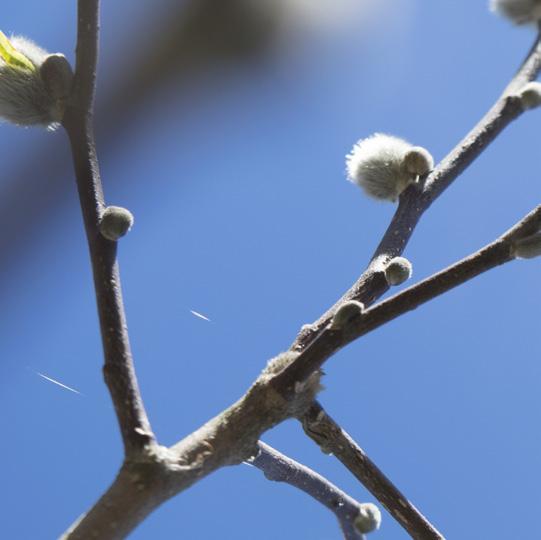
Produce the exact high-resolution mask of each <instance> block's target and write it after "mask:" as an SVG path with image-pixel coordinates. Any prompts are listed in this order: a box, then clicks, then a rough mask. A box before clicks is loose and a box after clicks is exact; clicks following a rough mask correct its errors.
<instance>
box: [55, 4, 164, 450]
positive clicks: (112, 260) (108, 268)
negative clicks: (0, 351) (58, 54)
mask: <svg viewBox="0 0 541 540" xmlns="http://www.w3.org/2000/svg"><path fill="white" fill-rule="evenodd" d="M98 15H99V0H79V3H78V29H77V65H76V70H75V76H74V82H73V87H72V92H71V95H70V98H69V103H68V107H67V108H66V113H65V116H64V121H63V126H64V128H65V129H66V131H67V133H68V136H69V139H70V143H71V148H72V154H73V161H74V165H75V175H76V177H77V188H78V191H79V199H80V202H81V209H82V213H83V218H84V223H85V230H86V235H87V239H88V245H89V249H90V258H91V260H92V269H93V274H94V286H95V289H96V299H97V303H98V314H99V319H100V327H101V335H102V341H103V349H104V356H105V365H104V375H105V380H106V382H107V385H108V387H109V391H110V393H111V397H112V399H113V403H114V405H115V410H116V414H117V418H118V422H119V425H120V430H121V433H122V439H123V442H124V448H125V452H126V454H127V455H128V454H131V453H133V452H138V451H140V450H141V448H143V447H144V446H145V445H147V444H148V443H149V442H153V441H154V436H153V434H152V431H151V428H150V424H149V422H148V418H147V415H146V412H145V409H144V407H143V403H142V400H141V395H140V392H139V388H138V384H137V379H136V377H135V371H134V368H133V361H132V355H131V350H130V343H129V339H128V330H127V325H126V317H125V314H124V307H123V303H122V293H121V288H120V276H119V271H118V264H117V261H116V249H117V246H116V242H112V241H110V240H106V239H105V238H104V237H103V236H102V235H101V234H100V233H99V230H98V224H99V220H100V217H101V213H102V212H103V209H104V206H105V204H104V197H103V189H102V185H101V180H100V173H99V166H98V160H97V157H96V150H95V144H94V135H93V127H92V105H93V98H94V86H95V79H96V64H97V52H98Z"/></svg>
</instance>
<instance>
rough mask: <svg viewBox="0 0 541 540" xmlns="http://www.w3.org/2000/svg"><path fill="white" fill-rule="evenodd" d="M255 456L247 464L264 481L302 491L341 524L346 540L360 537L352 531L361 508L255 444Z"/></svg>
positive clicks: (321, 480)
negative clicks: (324, 507)
mask: <svg viewBox="0 0 541 540" xmlns="http://www.w3.org/2000/svg"><path fill="white" fill-rule="evenodd" d="M258 446H259V454H257V456H256V457H254V458H253V459H252V460H251V461H249V462H248V464H250V465H254V466H255V467H257V468H258V469H260V470H262V471H263V473H264V474H265V477H266V478H268V479H269V480H273V481H275V482H285V483H287V484H290V485H291V486H294V487H296V488H298V489H300V490H301V491H304V492H305V493H307V494H308V495H310V496H311V497H313V498H314V499H316V500H317V501H319V502H320V503H321V504H323V505H324V506H326V507H327V508H328V509H329V510H330V511H331V512H333V513H334V514H335V516H336V518H337V519H338V521H339V523H340V524H341V527H342V530H343V531H344V538H346V540H360V539H362V538H363V535H362V534H361V533H360V532H358V531H357V530H356V529H355V527H352V524H353V522H354V521H355V518H356V517H357V516H358V515H359V512H360V508H361V504H360V503H359V502H357V501H356V500H355V499H353V498H352V497H350V496H349V495H348V494H347V493H344V492H343V491H342V490H341V489H339V488H337V487H336V486H335V485H334V484H332V483H331V482H329V481H328V480H327V479H326V478H323V477H322V476H321V475H319V474H318V473H317V472H315V471H313V470H312V469H310V468H308V467H306V466H305V465H302V464H300V463H298V462H297V461H295V460H293V459H291V458H289V457H287V456H285V455H284V454H282V453H280V452H278V451H277V450H275V449H274V448H272V447H270V446H269V445H267V444H265V443H264V442H261V441H259V443H258Z"/></svg>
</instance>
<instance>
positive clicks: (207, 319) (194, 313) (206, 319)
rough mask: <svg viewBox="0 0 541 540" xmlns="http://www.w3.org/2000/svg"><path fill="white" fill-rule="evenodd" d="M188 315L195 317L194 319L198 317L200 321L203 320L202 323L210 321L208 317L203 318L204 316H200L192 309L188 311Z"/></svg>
mask: <svg viewBox="0 0 541 540" xmlns="http://www.w3.org/2000/svg"><path fill="white" fill-rule="evenodd" d="M190 313H191V314H192V315H195V316H196V317H199V318H200V319H203V320H204V321H208V322H210V319H209V318H208V317H205V316H204V315H202V314H201V313H198V312H197V311H194V310H193V309H190Z"/></svg>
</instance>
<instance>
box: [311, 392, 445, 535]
mask: <svg viewBox="0 0 541 540" xmlns="http://www.w3.org/2000/svg"><path fill="white" fill-rule="evenodd" d="M302 426H303V429H304V431H305V432H306V434H307V435H308V436H309V437H310V438H311V439H313V440H314V441H315V442H316V443H317V444H318V445H319V446H320V447H321V448H322V449H323V450H324V451H325V452H328V453H331V454H333V455H334V456H336V457H337V458H338V459H339V460H340V461H341V462H342V463H343V464H344V465H345V466H346V468H347V469H348V470H349V471H350V472H351V473H353V475H354V476H355V477H356V478H357V479H358V480H359V481H360V482H361V483H362V484H363V485H364V486H365V487H366V488H367V489H368V490H369V491H370V492H371V493H372V495H374V497H376V499H378V501H379V502H380V503H381V504H382V505H383V506H384V507H385V508H386V509H387V510H388V512H389V513H390V514H391V515H392V516H393V517H394V518H395V519H396V521H397V522H398V523H399V524H400V525H401V526H402V527H403V528H404V529H405V530H406V531H407V532H408V534H409V535H410V536H411V537H412V538H414V539H415V540H443V538H444V537H443V535H442V534H441V533H440V532H438V531H437V530H436V528H435V527H434V526H433V525H432V524H431V523H430V522H429V521H428V520H427V519H426V518H425V517H424V516H423V514H421V512H420V511H419V510H417V508H415V506H414V505H413V504H412V503H411V502H410V501H409V500H408V499H407V497H405V496H404V495H403V494H402V493H401V492H400V491H399V490H398V488H396V486H394V484H393V483H392V482H391V481H390V480H389V479H388V478H387V477H386V476H385V475H384V474H383V472H381V470H380V469H379V468H378V467H377V466H376V465H375V464H374V463H373V462H372V460H371V459H370V458H369V457H368V456H367V455H366V454H365V452H364V451H363V450H362V448H360V447H359V445H358V444H357V443H356V442H355V441H354V440H353V439H352V438H351V437H350V436H349V435H348V434H347V433H346V432H345V431H344V430H343V429H342V428H341V427H340V426H339V425H338V424H337V423H336V422H335V421H334V420H333V419H332V418H331V417H330V416H329V415H328V414H327V413H326V412H325V411H324V410H323V407H322V406H321V405H320V404H319V403H318V402H317V401H315V402H314V404H313V405H312V406H311V407H310V409H309V411H308V412H307V413H306V414H305V415H304V416H303V418H302Z"/></svg>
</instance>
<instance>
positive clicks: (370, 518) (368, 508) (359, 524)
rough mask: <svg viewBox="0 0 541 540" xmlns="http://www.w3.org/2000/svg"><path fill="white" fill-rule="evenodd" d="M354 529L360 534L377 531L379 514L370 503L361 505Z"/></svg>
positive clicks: (379, 523)
mask: <svg viewBox="0 0 541 540" xmlns="http://www.w3.org/2000/svg"><path fill="white" fill-rule="evenodd" d="M354 525H355V528H356V529H357V530H358V531H359V532H360V533H362V534H365V533H369V532H372V531H377V530H378V529H379V527H380V525H381V512H380V510H379V508H378V507H377V506H376V505H375V504H372V503H364V504H361V506H360V508H359V515H358V516H357V517H356V518H355V521H354Z"/></svg>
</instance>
